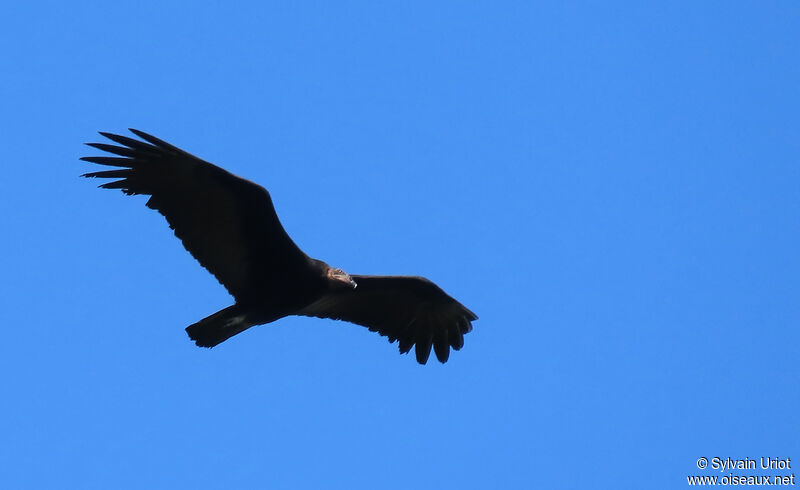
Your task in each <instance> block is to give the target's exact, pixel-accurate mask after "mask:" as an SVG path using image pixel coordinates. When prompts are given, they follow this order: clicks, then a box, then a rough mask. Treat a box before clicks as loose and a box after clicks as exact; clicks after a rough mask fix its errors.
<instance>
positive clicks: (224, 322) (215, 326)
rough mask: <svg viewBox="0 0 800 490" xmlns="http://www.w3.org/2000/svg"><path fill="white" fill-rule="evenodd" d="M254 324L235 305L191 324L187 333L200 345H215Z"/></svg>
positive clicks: (187, 328)
mask: <svg viewBox="0 0 800 490" xmlns="http://www.w3.org/2000/svg"><path fill="white" fill-rule="evenodd" d="M253 325H255V324H254V323H251V322H248V321H247V318H246V316H245V314H244V313H242V312H241V310H240V308H239V306H238V305H233V306H229V307H227V308H225V309H224V310H220V311H218V312H216V313H214V314H213V315H211V316H207V317H205V318H203V319H202V320H200V321H199V322H197V323H194V324H192V325H189V326H188V327H186V333H188V334H189V338H190V339H192V340H194V343H195V344H197V345H198V347H214V346H215V345H217V344H219V343H222V342H224V341H226V340H228V339H229V338H231V337H233V336H234V335H236V334H237V333H242V332H244V331H245V330H247V329H248V328H250V327H252V326H253Z"/></svg>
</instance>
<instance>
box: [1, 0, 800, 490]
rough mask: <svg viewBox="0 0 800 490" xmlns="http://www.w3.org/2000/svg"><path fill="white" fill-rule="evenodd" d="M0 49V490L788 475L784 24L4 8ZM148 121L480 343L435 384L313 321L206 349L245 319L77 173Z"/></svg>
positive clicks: (630, 483)
mask: <svg viewBox="0 0 800 490" xmlns="http://www.w3.org/2000/svg"><path fill="white" fill-rule="evenodd" d="M0 24H2V25H1V27H2V29H0V44H1V45H2V46H4V48H3V55H2V56H0V70H2V73H3V76H2V77H0V97H1V99H2V107H3V109H2V115H3V118H2V122H0V127H1V128H2V132H1V133H2V136H0V138H2V141H3V151H4V155H3V161H2V168H3V172H2V177H0V204H1V205H2V213H0V229H2V230H3V232H4V233H3V236H4V239H3V240H0V261H2V263H1V264H0V267H1V268H2V277H3V280H2V282H0V288H1V289H0V304H2V308H0V325H2V329H3V332H4V338H3V342H2V344H0V373H2V374H0V387H1V388H2V392H3V402H2V403H1V404H0V432H1V433H2V441H3V442H2V444H0V468H1V469H0V487H2V488H98V489H107V488H182V487H191V488H286V489H306V488H309V489H319V488H364V489H374V488H387V489H392V488H437V489H440V488H459V489H480V488H535V487H540V488H594V487H596V488H685V487H686V486H687V484H686V476H687V475H691V474H711V471H710V470H709V471H708V472H707V473H703V472H702V471H700V470H698V468H697V467H696V461H697V459H698V458H699V457H701V456H702V457H708V458H712V457H720V458H726V457H731V458H744V457H749V458H759V457H761V456H772V457H782V458H786V457H791V458H796V463H795V464H796V465H798V467H800V430H798V429H800V426H799V424H798V413H800V410H799V409H800V394H799V390H800V360H799V359H800V348H799V347H798V345H799V342H800V302H799V301H798V294H799V293H800V256H799V255H798V238H800V233H799V232H800V193H799V192H798V191H800V170H799V169H800V115H799V114H800V54H799V53H800V7H798V4H797V2H790V1H784V2H772V1H765V2H735V1H708V2H661V4H660V5H659V4H655V3H652V2H546V3H545V2H461V1H459V2H376V1H370V2H354V1H345V2H327V3H326V2H250V3H246V2H241V3H234V4H225V3H221V2H174V1H158V2H147V1H146V2H136V3H124V2H96V3H95V2H84V1H77V2H33V3H24V2H22V3H20V2H17V3H16V4H15V5H14V6H11V7H7V8H6V9H4V14H3V19H2V20H0ZM128 127H134V128H138V129H142V130H144V131H147V132H150V133H152V134H155V135H156V136H159V137H161V138H163V139H166V140H168V141H170V142H172V143H175V144H177V145H179V146H181V147H182V148H185V149H186V150H187V151H189V152H191V153H194V154H196V155H198V156H200V157H202V158H205V159H207V160H209V161H212V162H214V163H216V164H218V165H221V166H223V167H225V168H227V169H229V170H231V171H233V172H234V173H236V174H239V175H241V176H244V177H246V178H249V179H251V180H254V181H256V182H258V183H260V184H262V185H264V186H265V187H266V188H268V189H269V190H270V192H271V194H272V197H273V200H274V202H275V206H276V208H277V211H278V214H279V216H280V217H281V220H282V221H283V224H284V226H285V227H286V229H287V230H288V231H289V233H290V234H291V235H292V236H293V237H294V239H295V241H296V242H297V243H298V244H299V245H300V246H301V247H302V248H303V249H304V250H305V251H306V252H307V253H308V254H309V255H311V256H314V257H318V258H321V259H324V260H326V261H327V262H329V263H331V264H333V265H336V266H339V267H342V268H343V269H345V270H347V271H349V272H351V273H364V274H413V275H424V276H426V277H428V278H430V279H432V280H434V281H436V282H437V283H438V284H439V285H440V286H442V288H443V289H444V290H445V291H447V292H448V293H450V294H451V295H453V296H454V297H456V298H458V299H459V300H460V301H461V302H463V303H464V304H465V305H466V306H468V307H469V308H470V309H472V310H473V311H475V312H476V313H477V314H478V315H479V316H480V320H478V321H477V322H475V324H474V327H475V329H474V331H473V332H472V333H471V334H469V335H468V336H467V337H466V345H465V347H464V349H463V350H462V351H460V352H456V353H454V354H453V355H452V356H451V358H450V361H449V362H448V363H447V364H445V365H441V364H439V363H437V362H435V361H433V360H432V361H431V362H429V363H428V365H426V366H420V365H418V364H417V363H416V362H415V361H414V358H413V355H412V356H401V355H399V354H398V352H397V347H396V344H395V345H390V344H388V343H387V342H386V340H385V339H383V338H381V337H379V336H377V335H376V334H373V333H370V332H368V331H367V330H366V329H364V328H361V327H357V326H354V325H350V324H345V323H341V322H334V321H326V320H319V319H311V318H298V317H292V318H287V319H283V320H281V321H279V322H276V323H274V324H271V325H268V326H261V327H256V328H253V329H251V330H249V331H247V332H246V333H244V334H242V335H239V336H237V337H235V338H233V339H231V340H229V341H228V342H225V343H224V344H222V345H220V346H219V347H218V348H215V349H213V350H206V349H200V348H197V347H195V346H194V345H193V344H192V343H191V342H190V341H189V339H188V338H187V336H186V334H185V332H184V330H183V329H184V327H185V326H187V325H189V324H191V323H194V322H195V321H197V320H199V319H201V318H203V317H205V316H207V315H209V314H211V313H213V312H214V311H216V310H218V309H220V308H222V307H225V306H227V305H229V304H231V302H232V300H231V298H230V297H229V296H228V295H227V293H226V292H225V290H224V289H223V288H222V287H221V286H220V285H219V284H218V283H217V282H216V281H215V280H214V278H213V277H212V276H211V275H210V274H208V273H207V272H206V271H205V270H204V269H202V268H201V267H200V266H199V265H198V264H197V263H196V262H195V261H194V260H193V259H192V258H191V257H190V256H189V254H188V253H186V252H185V251H184V250H183V248H182V247H181V245H180V242H179V241H178V240H177V239H175V237H174V236H172V233H171V232H170V231H169V229H168V228H167V226H166V223H165V221H164V220H163V218H162V217H161V216H159V215H158V214H157V213H155V212H153V211H151V210H149V209H147V208H145V206H144V202H145V200H146V199H145V198H142V197H126V196H124V195H123V194H122V193H120V192H118V191H105V190H99V189H96V187H95V186H96V184H98V182H97V181H90V180H86V179H80V178H78V175H79V174H81V173H83V172H87V171H90V170H91V168H92V166H91V165H89V164H85V163H83V162H80V161H78V158H79V157H80V156H84V155H90V154H97V152H95V151H94V150H92V149H91V148H88V147H85V146H83V143H84V142H89V141H99V140H100V137H99V136H98V135H97V134H96V131H98V130H102V131H112V132H124V131H126V128H128ZM717 473H719V472H717ZM798 473H800V471H798ZM772 474H775V473H772ZM786 474H788V472H787V473H786Z"/></svg>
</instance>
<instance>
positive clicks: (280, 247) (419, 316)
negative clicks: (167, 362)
mask: <svg viewBox="0 0 800 490" xmlns="http://www.w3.org/2000/svg"><path fill="white" fill-rule="evenodd" d="M130 131H131V132H132V133H133V134H134V135H136V136H138V137H139V138H141V140H138V139H134V138H130V137H127V136H121V135H117V134H111V133H105V132H100V134H101V135H102V136H104V137H106V138H108V139H109V140H111V141H113V142H114V143H117V145H111V144H107V143H87V144H88V145H89V146H91V147H94V148H96V149H98V150H102V151H104V152H108V153H111V154H113V155H116V156H89V157H83V158H81V160H84V161H87V162H91V163H96V164H99V165H106V166H110V167H117V168H115V169H113V170H103V171H99V172H91V173H87V174H84V175H83V177H100V178H111V179H118V180H114V181H112V182H107V183H104V184H101V185H100V187H102V188H105V189H121V190H122V192H124V193H125V194H128V195H135V194H143V195H147V196H150V198H149V199H148V201H147V203H146V205H147V207H149V208H151V209H155V210H156V211H158V212H159V213H161V214H162V215H163V216H164V217H165V218H166V219H167V223H169V226H170V228H172V230H173V231H174V232H175V236H177V237H178V238H179V239H180V240H181V242H183V246H184V247H185V248H186V250H187V251H188V252H189V253H190V254H192V256H193V257H194V258H195V259H196V260H197V261H198V262H200V265H202V266H203V267H205V268H206V269H207V270H208V271H209V272H211V274H213V275H214V276H215V277H216V278H217V280H218V281H219V282H220V283H221V284H222V285H223V286H224V287H225V289H227V291H228V292H229V293H230V294H231V296H233V298H234V300H235V302H234V304H233V305H231V306H229V307H227V308H224V309H222V310H220V311H218V312H216V313H214V314H213V315H210V316H208V317H206V318H204V319H202V320H200V321H199V322H197V323H194V324H192V325H189V326H188V327H186V332H187V333H188V334H189V338H191V339H192V340H193V341H194V342H195V343H196V344H197V345H198V346H200V347H213V346H215V345H217V344H219V343H221V342H224V341H225V340H227V339H228V338H230V337H232V336H234V335H236V334H238V333H241V332H243V331H245V330H247V329H248V328H250V327H252V326H254V325H262V324H265V323H270V322H274V321H275V320H278V319H280V318H283V317H285V316H289V315H304V316H310V317H319V318H331V319H334V320H344V321H347V322H351V323H355V324H357V325H362V326H364V327H367V328H368V329H369V330H371V331H373V332H377V333H379V334H380V335H382V336H385V337H388V339H389V342H395V341H397V342H398V346H399V348H400V352H401V353H403V354H405V353H408V352H409V351H410V350H411V348H412V347H415V350H414V352H415V354H416V358H417V361H418V362H419V363H420V364H425V363H426V362H427V361H428V357H429V356H430V352H431V347H433V351H434V352H435V353H436V358H437V359H438V360H439V361H441V362H443V363H444V362H446V361H447V359H448V357H449V355H450V348H451V347H452V348H453V350H459V349H461V347H462V346H463V345H464V335H465V334H466V333H468V332H470V331H471V330H472V321H474V320H477V319H478V317H477V316H476V315H475V314H474V313H472V312H471V311H470V310H469V309H467V308H466V307H465V306H464V305H462V304H461V303H459V302H458V301H456V300H455V299H454V298H452V297H450V296H449V295H448V294H447V293H445V292H444V291H442V289H440V288H439V287H438V286H437V285H436V284H434V283H433V282H431V281H429V280H428V279H425V278H424V277H418V276H366V275H356V274H352V275H351V274H348V273H346V272H345V271H343V270H342V269H339V268H336V267H331V266H329V265H328V264H326V263H325V262H323V261H321V260H317V259H313V258H311V257H309V256H308V255H306V254H305V253H303V251H302V250H300V248H299V247H298V246H297V245H296V244H295V243H294V241H292V239H291V238H290V237H289V235H288V234H287V233H286V231H285V230H284V228H283V226H282V225H281V222H280V220H279V219H278V215H277V214H276V213H275V208H274V206H273V205H272V198H271V197H270V195H269V192H267V190H266V189H264V188H263V187H261V186H259V185H258V184H255V183H253V182H250V181H248V180H245V179H243V178H241V177H237V176H236V175H233V174H231V173H230V172H227V171H226V170H224V169H222V168H220V167H217V166H216V165H213V164H211V163H209V162H206V161H204V160H201V159H200V158H197V157H195V156H193V155H190V154H189V153H187V152H185V151H183V150H181V149H180V148H177V147H175V146H173V145H171V144H169V143H167V142H165V141H162V140H160V139H158V138H156V137H154V136H151V135H149V134H147V133H145V132H143V131H139V130H136V129H131V130H130ZM118 145H119V146H118Z"/></svg>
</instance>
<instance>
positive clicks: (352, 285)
mask: <svg viewBox="0 0 800 490" xmlns="http://www.w3.org/2000/svg"><path fill="white" fill-rule="evenodd" d="M349 284H350V287H351V288H353V289H355V288H357V287H358V283H357V282H355V281H354V280H353V279H350V283H349Z"/></svg>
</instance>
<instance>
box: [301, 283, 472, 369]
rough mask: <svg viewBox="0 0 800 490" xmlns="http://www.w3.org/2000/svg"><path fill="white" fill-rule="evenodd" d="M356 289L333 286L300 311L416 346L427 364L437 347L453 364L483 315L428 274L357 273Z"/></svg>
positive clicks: (407, 348) (404, 349)
mask: <svg viewBox="0 0 800 490" xmlns="http://www.w3.org/2000/svg"><path fill="white" fill-rule="evenodd" d="M351 277H352V278H353V280H354V281H355V282H356V284H357V287H356V288H355V289H349V288H341V289H337V290H331V291H329V292H328V293H326V294H325V295H324V296H323V297H322V298H320V299H319V300H317V301H316V302H314V303H312V304H310V305H309V306H307V307H305V308H303V309H302V310H301V311H300V312H298V314H300V315H306V316H315V317H320V318H332V319H334V320H344V321H348V322H352V323H356V324H358V325H363V326H365V327H367V328H369V329H370V330H371V331H373V332H378V333H379V334H381V335H383V336H385V337H389V342H394V341H395V340H397V341H399V347H400V352H401V353H403V354H405V353H407V352H409V351H410V350H411V347H413V346H414V345H416V350H415V352H416V356H417V361H418V362H419V363H420V364H425V363H426V362H427V361H428V356H430V353H431V346H433V349H434V352H436V357H437V358H438V359H439V361H441V362H447V359H448V357H449V356H450V347H452V348H453V349H454V350H459V349H461V347H463V345H464V334H466V333H469V332H470V331H471V330H472V323H471V322H472V321H473V320H477V319H478V317H477V316H476V315H475V314H474V313H472V312H471V311H469V310H468V309H467V308H466V307H464V305H462V304H461V303H459V302H458V301H456V300H455V299H453V298H452V297H450V296H449V295H448V294H447V293H445V292H444V291H442V290H441V289H440V288H439V287H438V286H437V285H436V284H434V283H433V282H431V281H429V280H427V279H425V278H424V277H412V276H351Z"/></svg>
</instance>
